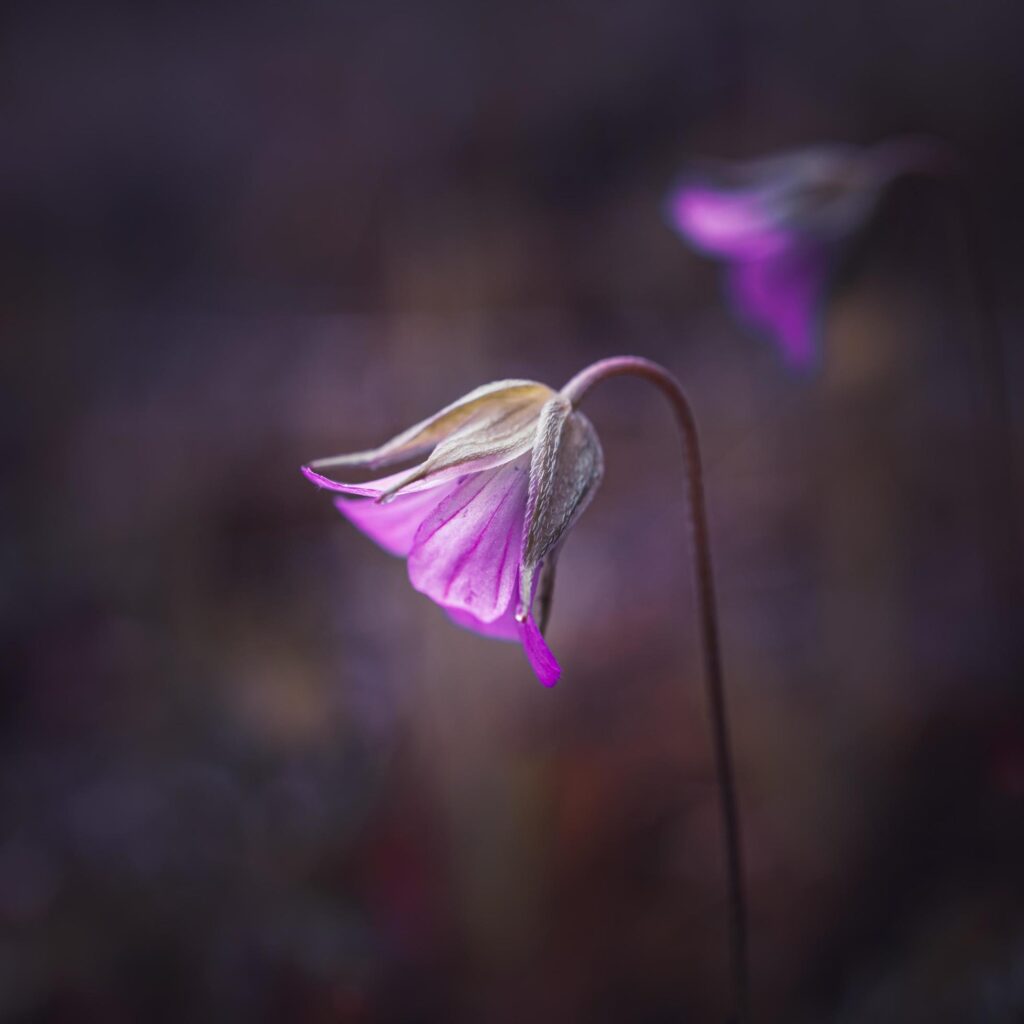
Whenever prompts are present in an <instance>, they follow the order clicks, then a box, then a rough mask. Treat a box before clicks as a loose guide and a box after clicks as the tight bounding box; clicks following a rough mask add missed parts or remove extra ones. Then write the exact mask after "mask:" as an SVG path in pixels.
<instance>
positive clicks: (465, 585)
mask: <svg viewBox="0 0 1024 1024" xmlns="http://www.w3.org/2000/svg"><path fill="white" fill-rule="evenodd" d="M424 456H425V458H424ZM417 458H422V459H423V461H421V462H420V463H419V464H418V465H416V466H414V467H413V468H411V469H408V470H405V471H402V472H397V473H394V474H392V475H390V476H386V477H382V478H380V479H376V480H370V481H367V482H366V483H354V484H352V483H341V482H339V481H337V480H334V479H331V478H329V477H327V476H324V475H323V474H322V473H321V472H320V471H321V470H325V469H328V468H341V467H346V468H365V469H378V468H380V467H384V466H393V465H396V464H399V463H403V462H409V461H411V460H412V459H417ZM302 471H303V473H304V474H305V475H306V476H307V477H308V478H309V479H310V480H312V481H313V482H314V483H315V484H317V485H319V486H320V487H324V488H326V489H328V490H332V491H339V492H341V493H342V494H345V495H350V496H351V497H339V498H337V499H336V500H335V504H336V505H337V507H338V509H339V510H340V511H341V513H342V514H343V515H344V516H346V517H347V518H348V519H349V520H350V521H351V522H352V523H353V524H355V525H356V526H357V527H358V528H359V529H361V530H362V531H363V532H364V533H366V534H367V535H368V536H370V537H371V538H372V539H373V540H375V541H376V542H377V543H378V544H379V545H380V546H381V547H382V548H384V549H385V550H386V551H389V552H390V553H391V554H393V555H399V556H401V557H403V558H405V559H406V560H407V565H408V569H409V580H410V582H411V583H412V585H413V587H415V589H416V590H418V591H420V592H421V593H423V594H426V595H427V596H428V597H429V598H431V599H432V600H433V601H436V602H437V604H439V605H441V607H442V608H444V609H445V611H446V612H447V613H448V616H449V617H450V618H451V619H452V620H453V621H454V622H456V623H457V624H458V625H460V626H464V627H465V628H467V629H471V630H473V631H474V632H476V633H480V634H482V635H484V636H490V637H497V638H498V639H502V640H517V641H519V642H520V643H521V644H522V645H523V648H524V650H525V651H526V656H527V658H528V659H529V661H530V664H531V665H532V666H533V670H534V671H535V672H536V674H537V676H538V678H539V679H540V681H541V682H542V683H543V684H544V685H545V686H553V685H554V684H555V683H556V682H557V681H558V678H559V675H560V674H561V670H560V668H559V666H558V662H557V661H555V658H554V656H553V655H552V653H551V651H550V650H549V648H548V646H547V644H546V643H545V641H544V637H543V635H542V628H543V626H544V625H545V622H546V617H547V613H548V610H549V607H550V595H551V588H552V586H553V578H554V565H555V560H556V558H557V554H558V550H559V547H560V545H561V542H562V540H563V539H564V537H565V534H566V532H567V531H568V529H569V528H570V527H571V526H572V524H573V523H574V522H575V521H576V519H577V518H578V516H579V515H580V513H581V512H582V511H583V509H584V508H585V507H586V505H587V504H588V502H589V501H590V499H591V497H592V496H593V494H594V491H595V490H596V488H597V485H598V484H599V483H600V481H601V476H602V473H603V457H602V453H601V446H600V443H599V442H598V439H597V435H596V433H595V432H594V428H593V427H592V426H591V424H590V421H589V420H587V418H586V417H585V416H583V414H582V413H580V412H576V411H574V410H573V409H572V406H571V404H570V402H569V400H568V399H566V398H564V397H563V396H562V395H560V394H559V393H557V392H555V391H553V390H552V389H551V388H548V387H546V386H545V385H543V384H537V383H534V382H533V381H523V380H507V381H499V382H497V383H494V384H487V385H485V386H483V387H481V388H477V389H476V390H475V391H472V392H470V393H469V394H468V395H466V396H464V397H463V398H460V399H459V400H458V401H457V402H454V403H453V404H451V405H449V406H447V407H446V408H444V409H442V410H441V411H440V412H438V413H436V414H435V415H434V416H431V417H430V418H429V419H426V420H424V421H423V422H422V423H417V424H416V425H415V426H413V427H411V428H410V429H409V430H406V431H405V432H404V433H402V434H399V435H398V436H397V437H395V438H393V439H392V440H390V441H388V442H387V443H386V444H384V445H382V446H381V447H379V448H375V449H373V450H372V451H366V452H358V453H355V454H353V455H340V456H336V457H334V458H329V459H320V460H318V461H316V462H313V463H311V464H310V465H308V466H304V467H303V470H302ZM538 589H539V591H540V593H539V594H538ZM535 603H536V604H537V606H538V617H539V619H540V625H538V623H537V621H536V620H535V618H534V605H535Z"/></svg>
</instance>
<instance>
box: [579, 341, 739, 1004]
mask: <svg viewBox="0 0 1024 1024" xmlns="http://www.w3.org/2000/svg"><path fill="white" fill-rule="evenodd" d="M627 375H628V376H632V377H640V378H642V379H643V380H646V381H648V382H649V383H651V384H653V385H654V386H655V387H656V388H658V389H659V390H660V391H661V392H662V394H664V395H665V397H666V398H667V399H668V400H669V402H670V404H671V405H672V410H673V412H674V413H675V415H676V420H677V422H678V424H679V429H680V431H681V432H682V435H683V446H684V449H685V457H686V472H687V477H688V480H689V492H688V493H689V506H690V528H691V536H692V541H693V554H694V576H695V583H696V590H697V613H698V616H699V618H700V629H701V634H702V637H703V648H704V676H705V682H706V684H707V696H708V706H709V711H710V715H711V734H712V741H713V747H714V756H715V767H716V769H717V772H718V783H719V794H720V799H721V813H722V829H723V833H724V839H725V849H726V867H727V874H728V888H729V942H730V949H731V958H732V971H733V984H734V986H735V1000H736V1020H737V1022H739V1024H745V1022H746V1021H747V1020H748V1019H749V1004H750V981H749V968H748V959H747V909H746V897H745V894H744V882H743V857H742V844H741V839H740V817H739V810H738V805H737V800H736V782H735V774H734V771H733V764H732V751H731V748H730V744H729V727H728V716H727V713H726V703H725V685H724V682H723V677H722V658H721V652H720V649H719V642H718V614H717V611H716V609H715V593H714V579H713V575H712V570H711V545H710V542H709V539H708V524H707V512H706V509H705V502H704V477H703V473H702V471H701V461H700V446H699V443H698V437H697V424H696V421H695V420H694V417H693V412H692V410H691V409H690V403H689V402H688V401H687V400H686V395H685V394H684V393H683V389H682V387H681V386H680V384H679V382H678V381H677V380H676V379H675V377H673V376H672V374H671V373H669V372H668V370H666V369H665V368H664V367H662V366H659V365H658V364H657V363H652V362H650V361H649V360H647V359H642V358H640V357H639V356H617V357H615V358H613V359H602V360H601V361H600V362H597V363H594V364H593V365H591V366H588V367H587V368H586V369H584V370H581V371H580V372H579V373H578V374H577V375H576V376H575V377H573V378H572V380H570V381H569V383H568V384H566V386H565V387H564V388H563V389H562V394H563V395H564V396H565V397H566V398H568V399H569V400H570V401H571V402H572V404H573V405H574V406H578V405H579V403H580V402H581V401H582V400H583V397H584V395H585V394H586V393H587V392H588V391H589V390H590V389H591V388H592V387H593V386H594V385H595V384H596V383H598V381H602V380H604V379H606V378H607V377H619V376H627Z"/></svg>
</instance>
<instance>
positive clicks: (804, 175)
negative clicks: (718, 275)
mask: <svg viewBox="0 0 1024 1024" xmlns="http://www.w3.org/2000/svg"><path fill="white" fill-rule="evenodd" d="M949 162H950V158H949V155H948V154H946V153H945V152H943V151H942V149H941V147H940V146H939V145H938V144H936V143H932V142H929V141H926V140H918V139H899V140H894V141H892V142H887V143H883V144H881V145H878V146H872V147H867V148H859V147H856V146H842V145H832V146H817V147H812V148H808V149H802V150H796V151H793V152H790V153H784V154H780V155H778V156H770V157H765V158H762V159H760V160H752V161H749V162H747V163H724V162H722V163H715V164H707V165H705V166H704V167H703V168H700V169H695V170H694V171H692V172H691V173H690V174H688V175H686V176H685V177H684V179H683V180H682V181H681V182H680V183H679V184H678V185H677V186H676V188H675V189H674V190H673V192H672V194H671V195H670V196H669V201H668V214H669V218H670V220H671V221H672V224H673V226H674V227H675V228H676V230H677V231H678V232H679V233H680V234H681V235H682V236H683V238H685V239H686V240H687V241H688V242H689V243H690V244H691V245H692V246H693V247H694V248H695V249H697V250H699V251H700V252H703V253H705V254H707V255H709V256H714V257H719V258H722V259H724V260H726V261H727V262H728V263H729V289H730V292H731V295H732V299H733V302H734V304H735V306H736V308H737V309H738V311H739V313H740V315H741V316H742V317H743V318H744V319H745V320H747V321H748V322H749V323H751V324H752V325H753V326H755V327H758V328H760V329H762V330H764V331H766V332H767V333H769V334H771V335H772V336H774V337H775V338H776V340H777V341H778V343H779V345H780V347H781V348H782V351H783V353H784V355H785V356H786V358H787V360H788V361H789V362H790V363H793V364H794V365H800V366H806V365H808V364H809V363H811V362H812V361H813V360H814V358H815V355H816V352H817V348H818V337H819V335H820V332H821V322H822V313H823V306H824V301H825V298H826V295H827V291H828V285H829V279H830V278H831V276H832V273H833V271H834V270H835V267H836V265H837V263H838V260H839V257H840V256H841V253H842V249H843V246H844V244H845V243H846V242H847V241H848V240H849V239H850V238H851V237H852V236H853V235H854V234H855V233H856V232H857V231H858V230H859V229H860V228H862V227H863V226H864V225H865V224H866V222H867V221H868V219H869V218H870V216H871V214H872V213H873V211H874V209H875V207H876V206H877V204H878V201H879V199H880V197H881V195H882V194H883V192H884V190H885V188H886V187H887V186H888V185H889V183H890V182H891V181H892V180H893V179H894V178H896V177H898V176H900V175H902V174H906V173H909V172H913V171H923V170H941V169H943V168H944V167H945V166H946V165H947V164H948V163H949Z"/></svg>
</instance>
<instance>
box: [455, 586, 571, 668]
mask: <svg viewBox="0 0 1024 1024" xmlns="http://www.w3.org/2000/svg"><path fill="white" fill-rule="evenodd" d="M513 603H514V602H513ZM447 612H448V617H449V618H450V619H451V620H452V622H454V623H455V624H456V625H459V626H462V628H463V629H469V630H472V631H473V632H474V633H479V634H480V635H481V636H487V637H492V638H493V639H496V640H517V641H519V642H520V643H521V644H522V645H523V651H524V652H525V653H526V657H527V659H528V660H529V662H530V666H531V668H532V669H533V671H534V672H535V673H536V675H537V678H538V679H539V680H540V681H541V683H542V684H543V685H544V686H554V685H555V683H557V682H558V680H559V678H560V677H561V675H562V669H561V667H560V666H559V664H558V662H557V661H556V660H555V656H554V655H553V654H552V653H551V649H550V648H549V647H548V645H547V642H546V641H545V640H544V637H543V635H542V634H541V631H540V630H539V629H538V628H537V623H536V622H535V621H534V618H533V616H532V615H531V616H529V618H527V620H526V621H525V622H516V620H515V616H514V614H513V604H510V605H509V607H508V609H507V611H506V612H505V613H504V614H503V615H502V616H500V618H497V619H495V620H494V621H493V622H481V621H480V620H479V619H478V618H476V617H475V616H473V615H471V614H470V613H469V612H467V611H463V610H462V609H461V608H449V609H447Z"/></svg>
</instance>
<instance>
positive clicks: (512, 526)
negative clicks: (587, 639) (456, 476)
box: [409, 457, 528, 622]
mask: <svg viewBox="0 0 1024 1024" xmlns="http://www.w3.org/2000/svg"><path fill="white" fill-rule="evenodd" d="M527 483H528V474H527V459H526V458H525V457H523V458H520V459H518V460H517V461H515V462H512V463H509V464H506V465H504V466H501V467H499V468H498V469H491V470H485V471H484V472H482V473H475V474H473V475H472V476H469V477H466V478H464V479H462V480H460V481H459V483H458V484H457V485H456V486H455V487H454V488H453V489H452V491H451V493H449V494H448V496H447V497H446V498H445V499H444V501H442V502H441V503H440V504H439V505H438V506H437V507H436V508H435V509H434V511H433V512H432V513H431V514H430V515H429V516H428V517H427V518H426V519H425V520H424V521H423V523H422V525H421V526H420V528H419V530H418V531H417V533H416V537H415V540H414V542H413V546H412V550H411V552H410V554H409V580H410V582H411V583H412V585H413V586H414V587H415V588H416V589H417V590H418V591H420V592H421V593H424V594H426V595H427V596H428V597H430V598H432V599H433V600H434V601H436V602H437V603H438V604H440V605H441V606H442V607H444V608H446V609H462V610H464V611H467V612H469V613H470V614H471V615H473V616H474V617H475V618H477V619H479V620H480V621H481V622H494V621H495V620H496V619H498V618H499V617H500V616H501V615H502V614H503V613H504V612H505V611H506V610H507V608H508V606H509V603H510V601H511V599H512V593H513V590H514V587H515V580H516V575H517V572H518V569H519V557H520V552H521V550H522V535H523V522H524V517H525V515H526V495H527Z"/></svg>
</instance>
